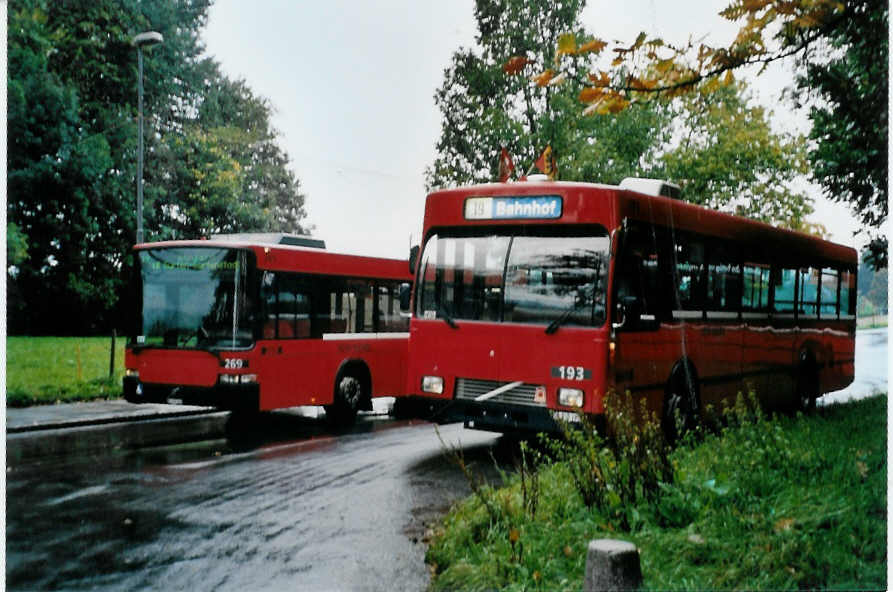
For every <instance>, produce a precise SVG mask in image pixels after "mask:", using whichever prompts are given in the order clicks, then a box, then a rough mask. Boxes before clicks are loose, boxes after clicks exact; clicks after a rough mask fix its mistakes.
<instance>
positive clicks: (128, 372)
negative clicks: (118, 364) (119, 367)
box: [124, 368, 140, 378]
mask: <svg viewBox="0 0 893 592" xmlns="http://www.w3.org/2000/svg"><path fill="white" fill-rule="evenodd" d="M124 376H130V377H133V378H139V377H140V371H139V370H137V369H135V368H127V369H126V370H124Z"/></svg>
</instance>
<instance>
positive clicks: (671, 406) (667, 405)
mask: <svg viewBox="0 0 893 592" xmlns="http://www.w3.org/2000/svg"><path fill="white" fill-rule="evenodd" d="M700 413H701V404H700V401H699V399H698V388H697V379H696V378H695V375H694V372H693V371H692V370H691V369H688V370H685V369H682V370H680V371H678V372H676V373H675V374H674V375H673V377H672V378H670V380H669V382H668V383H667V390H666V393H665V395H664V413H663V421H662V425H663V430H664V436H666V438H667V441H669V442H671V443H674V442H676V441H678V440H679V438H681V437H682V436H683V435H684V434H686V433H688V432H690V431H692V430H694V429H695V428H696V427H697V425H698V422H699V421H700Z"/></svg>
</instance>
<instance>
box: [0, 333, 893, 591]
mask: <svg viewBox="0 0 893 592" xmlns="http://www.w3.org/2000/svg"><path fill="white" fill-rule="evenodd" d="M857 360H858V362H857V370H856V381H855V383H854V385H853V386H851V387H850V388H849V389H847V390H846V391H844V392H841V393H838V394H835V395H829V396H826V397H825V399H826V400H827V402H831V401H832V400H834V401H836V400H842V399H846V398H850V397H852V396H857V397H858V396H866V395H868V394H870V393H871V392H872V391H874V390H876V389H877V388H881V389H885V387H886V383H887V360H888V353H887V332H886V331H880V332H878V331H874V332H860V334H859V337H858V338H857ZM440 432H441V435H442V436H443V438H444V439H445V440H446V441H447V442H449V443H451V444H457V445H460V446H461V447H462V448H463V449H464V451H465V456H466V459H467V460H468V461H469V462H471V463H474V465H475V467H476V469H478V470H480V471H484V472H485V473H487V475H488V477H489V479H490V480H491V481H495V480H496V479H497V476H496V470H495V469H494V466H493V464H494V463H493V460H494V458H495V460H496V461H497V462H499V463H500V465H501V466H502V467H504V468H506V469H508V468H510V467H511V465H512V457H513V456H514V454H515V453H516V451H517V445H516V444H515V443H514V442H512V441H510V440H509V439H507V438H500V437H498V436H496V435H494V434H489V433H486V432H476V431H472V430H463V429H462V428H461V427H460V426H458V425H450V426H441V427H440ZM239 433H240V434H242V435H241V436H240V437H237V438H230V439H228V440H218V441H212V442H200V443H195V444H190V445H182V446H176V447H163V448H155V449H146V450H141V451H138V452H130V453H120V454H112V455H104V456H97V457H90V458H83V457H81V458H66V459H57V460H53V461H44V462H40V463H32V464H28V465H24V466H18V467H16V466H14V467H8V468H7V475H6V477H7V491H6V493H7V506H6V519H7V522H6V528H7V530H6V539H7V547H6V576H7V580H6V586H7V589H9V590H49V589H64V590H88V589H89V590H135V589H141V590H142V589H153V590H191V591H202V590H240V591H242V592H244V591H247V590H422V589H424V588H425V587H426V586H427V583H428V573H427V570H426V567H425V564H424V553H425V544H424V539H425V535H426V530H427V525H428V524H430V523H431V522H433V521H434V520H435V519H436V518H437V517H438V516H439V515H441V514H442V512H444V511H445V510H446V509H447V508H448V507H449V505H450V503H451V502H452V501H454V500H456V499H459V498H462V497H464V496H466V495H468V493H469V488H468V485H467V483H466V482H465V479H464V478H463V477H462V475H461V472H460V471H459V469H458V468H457V467H455V466H454V465H453V464H452V463H450V462H449V461H448V460H447V459H445V458H444V456H443V450H442V445H441V443H440V441H439V440H438V437H437V434H436V433H435V428H434V426H432V425H431V424H427V423H424V422H408V421H396V420H392V419H388V418H386V417H371V416H366V417H362V418H361V419H360V420H359V422H358V425H357V426H356V427H355V428H354V429H352V430H350V431H348V432H344V433H339V434H335V433H331V432H329V431H327V430H326V428H325V426H324V424H323V423H322V421H320V420H316V419H312V418H308V417H304V416H300V415H293V414H273V415H269V416H267V417H265V418H264V419H262V420H260V422H259V423H257V424H255V425H253V426H250V428H249V429H248V430H246V431H240V432H239Z"/></svg>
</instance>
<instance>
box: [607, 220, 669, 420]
mask: <svg viewBox="0 0 893 592" xmlns="http://www.w3.org/2000/svg"><path fill="white" fill-rule="evenodd" d="M663 238H664V236H663V234H662V233H659V232H658V231H657V230H655V229H653V228H651V227H645V226H641V227H640V226H632V227H630V228H629V229H628V230H627V232H626V233H625V234H624V236H623V240H622V241H621V247H620V250H619V253H618V256H617V258H616V260H615V265H614V284H613V287H614V298H613V303H614V304H613V309H614V310H613V311H612V323H613V325H612V326H613V328H614V332H615V337H614V339H615V350H614V356H613V376H609V379H610V381H611V382H613V384H614V386H615V388H616V390H617V391H618V392H619V393H621V394H623V393H626V392H627V391H628V392H629V393H630V395H631V396H633V397H636V398H646V399H647V401H648V406H649V409H651V411H653V412H655V413H657V414H658V417H660V414H661V405H662V401H663V394H664V387H665V384H666V381H667V378H668V377H669V373H670V370H671V367H672V364H673V362H674V361H675V359H676V357H677V349H678V347H677V342H678V340H679V339H680V334H679V332H678V331H675V330H672V329H671V328H668V326H664V329H663V330H662V329H661V320H662V319H664V318H666V317H667V316H668V315H669V313H670V306H669V304H670V303H669V300H668V298H667V297H666V295H667V292H668V290H667V286H665V285H664V284H665V282H662V281H661V279H662V275H661V261H660V258H659V253H660V252H661V249H659V241H660V240H662V239H663Z"/></svg>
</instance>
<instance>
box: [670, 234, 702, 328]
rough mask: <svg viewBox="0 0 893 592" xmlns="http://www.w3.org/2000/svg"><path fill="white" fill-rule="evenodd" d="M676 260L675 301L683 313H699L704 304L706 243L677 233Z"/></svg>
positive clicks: (679, 310) (674, 248)
mask: <svg viewBox="0 0 893 592" xmlns="http://www.w3.org/2000/svg"><path fill="white" fill-rule="evenodd" d="M675 241H676V242H675V244H674V245H673V250H674V251H675V257H674V260H673V261H672V262H671V265H674V266H675V274H674V278H675V294H674V298H673V302H674V304H675V305H676V306H678V311H676V312H680V313H682V314H677V316H680V317H681V316H690V314H686V313H697V312H700V311H702V310H703V305H704V245H703V243H701V242H700V241H698V240H696V239H693V238H692V237H690V236H688V235H684V234H679V233H676V236H675Z"/></svg>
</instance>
